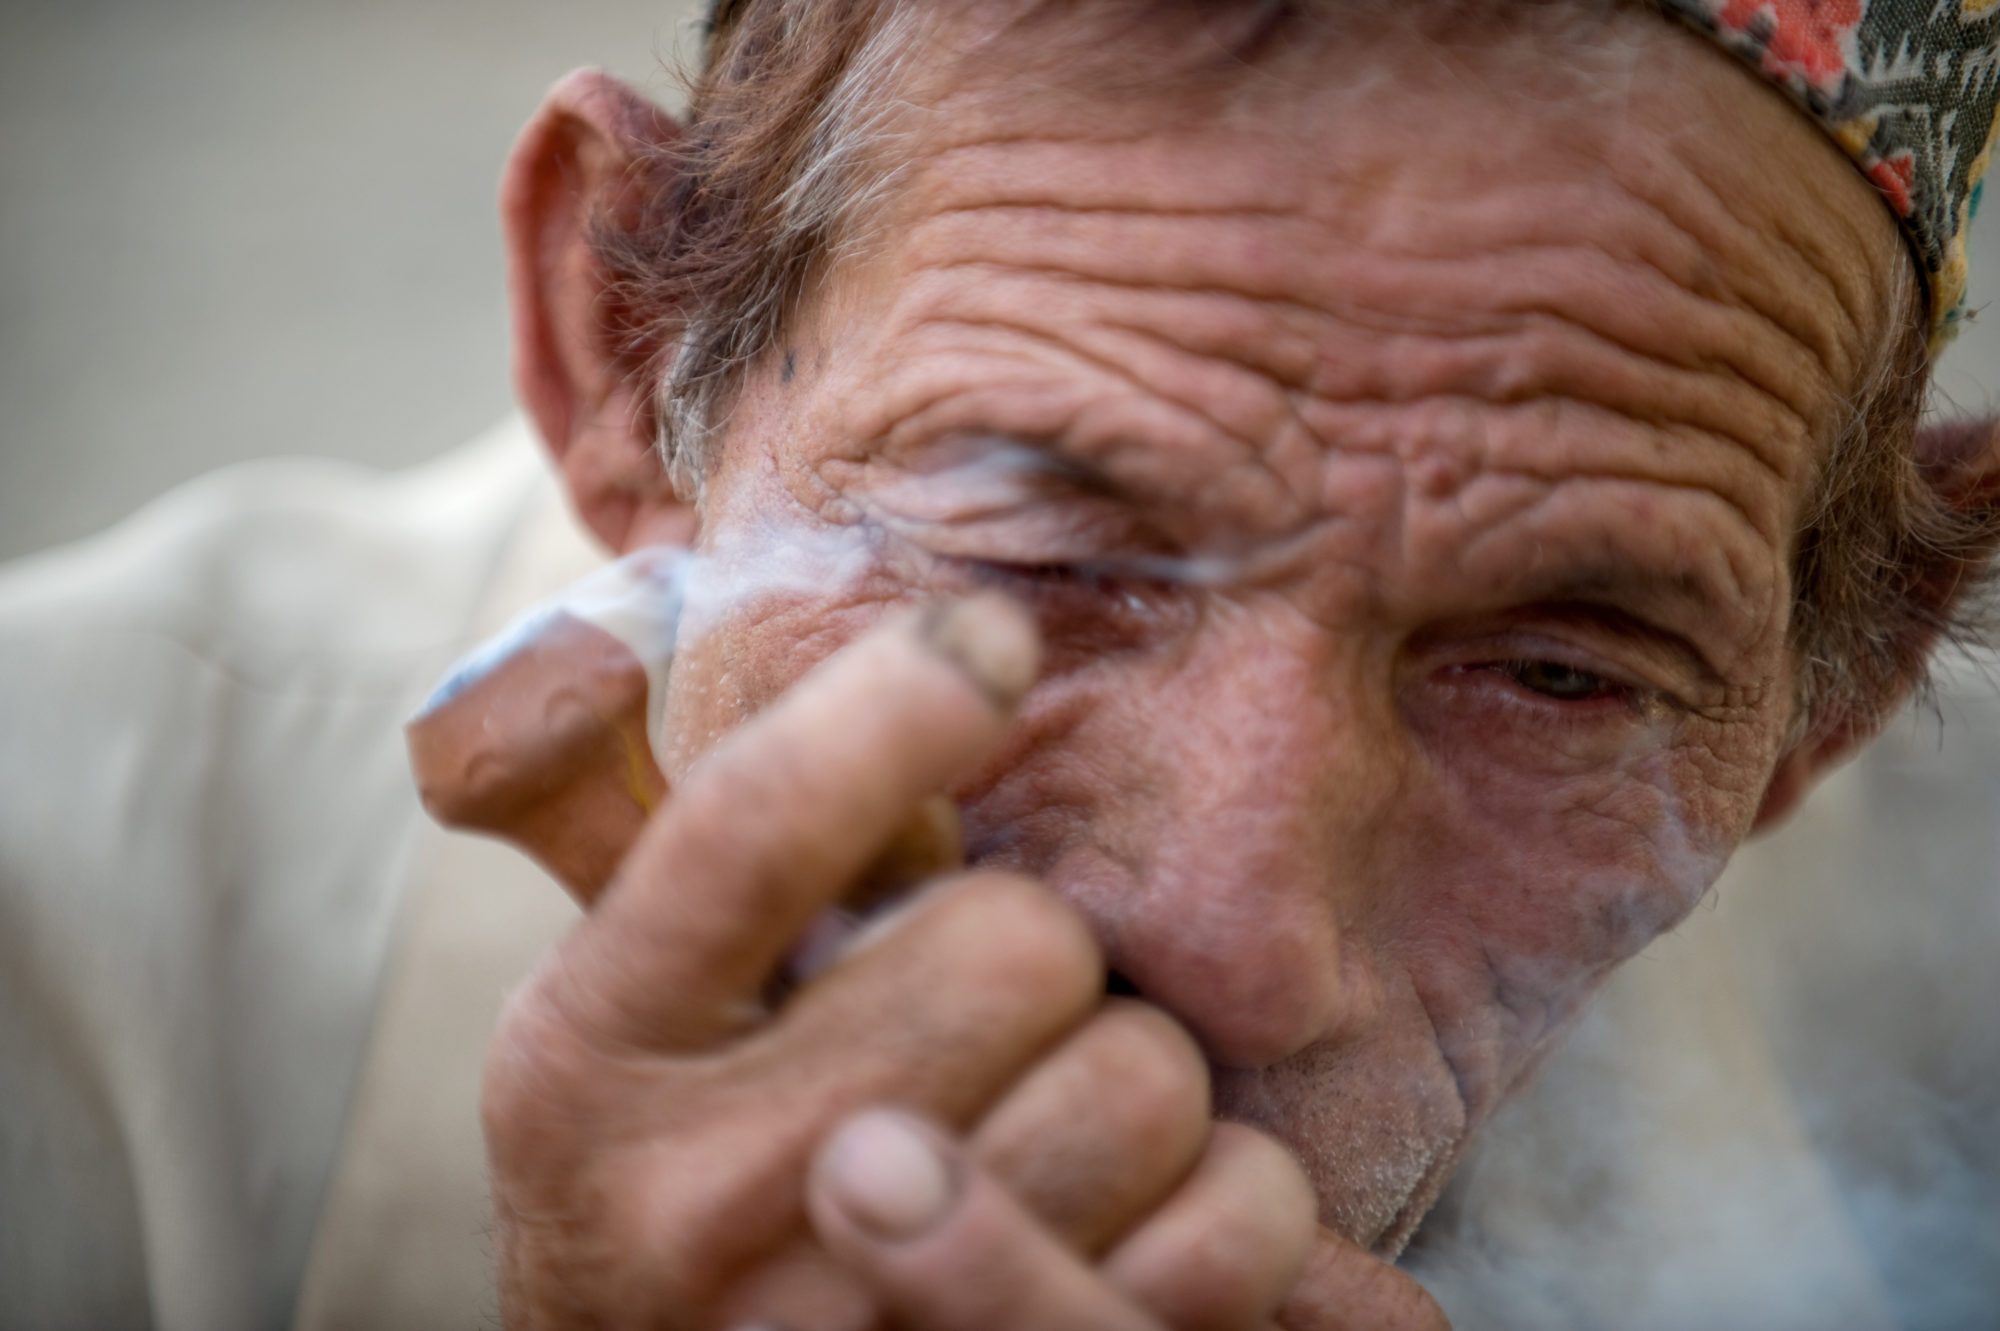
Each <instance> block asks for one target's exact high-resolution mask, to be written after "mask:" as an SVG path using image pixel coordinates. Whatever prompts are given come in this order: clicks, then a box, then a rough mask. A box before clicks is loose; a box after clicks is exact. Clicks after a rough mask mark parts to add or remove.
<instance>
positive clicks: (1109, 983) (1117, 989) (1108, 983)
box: [1104, 970, 1139, 998]
mask: <svg viewBox="0 0 2000 1331" xmlns="http://www.w3.org/2000/svg"><path fill="white" fill-rule="evenodd" d="M1104 996H1105V997H1106V998H1137V997H1139V986H1138V985H1136V984H1133V983H1132V982H1131V981H1130V980H1128V979H1126V978H1125V977H1124V976H1122V975H1120V974H1119V973H1118V972H1117V971H1113V970H1107V971H1106V972H1104Z"/></svg>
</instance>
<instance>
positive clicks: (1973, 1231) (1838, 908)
mask: <svg viewBox="0 0 2000 1331" xmlns="http://www.w3.org/2000/svg"><path fill="white" fill-rule="evenodd" d="M692 8H693V6H692V5H691V4H690V3H688V0H561V2H560V3H553V2H552V3H540V4H538V3H534V2H533V0H144V2H142V0H0V408H4V415H0V559H4V558H7V557H11V556H15V555H20V554H23V553H25V552H28V551H31V550H34V549H37V548H40V547H42V546H46V545H50V544H53V543H57V542H61V541H67V540H72V539H75V538H77V537H81V536H84V535H87V534H89V533H91V532H93V531H95V530H98V529H100V528H102V527H104V526H106V525H107V524H109V523H112V522H115V521H116V520H118V519H119V518H121V517H122V516H124V515H125V514H127V513H129V512H131V511H132V510H133V509H135V508H137V507H138V506H139V505H141V504H143V503H144V502H145V501H146V500H148V499H149V498H151V497H152V496H154V495H156V494H158V493H159V492H161V491H162V490H165V489H167V488H169V487H171V486H173V485H174V484H176V483H178V482H180V481H183V480H186V479H188V478H190V477H192V476H195V475H197V474H199V473H201V472H204V471H207V470H209V469H211V468H213V467H216V466H218V465H221V464H225V463H229V462H233V461H238V460H241V459H245V458H251V457H256V456H261V455H269V454H327V455H335V456H341V457H346V458H350V459H353V460H356V461H360V462H364V463H372V464H378V465H384V466H396V465H403V464H407V463H411V462H415V461H419V460H422V459H424V458H427V457H430V456H432V455H434V454H437V453H440V452H442V451H444V450H446V449H449V448H451V447H452V446H454V445H456V444H458V443H460V442H462V441H463V440H465V439H467V438H468V437H470V436H471V435H473V434H474V433H476V432H477V431H479V430H480V429H482V428H483V427H485V426H486V425H488V424H490V423H491V422H492V421H494V420H495V419H497V418H498V417H499V416H501V415H502V414H503V413H504V412H506V411H507V410H508V409H509V406H510V400H511V395H510V392H509V389H508V385H507V356H506V338H505V313H504V306H503V300H502V292H501V263H500V251H499V235H498V228H497V224H496V221H495V216H494V194H495V189H496V184H497V181H498V177H499V171H500V165H501V162H502V160H503V158H504V156H505V154H506V152H507V149H508V146H509V144H510V142H511V140H512V137H513V135H514V133H515V131H516V130H517V129H518V128H519V126H520V125H521V124H522V123H523V122H524V121H525V120H526V119H527V117H528V116H529V114H530V113H531V112H532V111H533V109H534V107H535V105H536V102H537V100H538V98H539V96H540V94H541V92H542V90H543V89H544V88H546V87H547V86H548V85H549V84H550V83H551V82H553V81H554V80H555V79H556V78H558V77H560V76H561V75H562V74H563V73H564V72H565V71H567V70H568V69H570V68H572V67H574V66H577V65H580V64H599V65H604V66H607V67H609V68H610V69H612V70H614V71H615V72H617V73H620V74H622V75H624V76H626V77H627V78H629V79H631V80H633V81H634V82H636V83H638V84H639V85H641V86H642V87H645V88H647V89H648V90H650V91H652V92H653V93H654V94H655V95H657V96H659V97H661V98H662V99H663V100H667V101H672V100H673V97H674V87H673V83H672V80H671V79H670V78H669V77H668V76H667V75H666V74H665V72H664V66H665V64H666V62H668V61H670V60H671V59H672V57H673V55H674V52H675V50H676V47H677V45H680V44H684V43H685V42H687V41H688V40H689V37H690V34H689V30H688V28H687V27H686V22H687V18H688V14H689V11H690V10H691V9H692ZM1973 251H1974V272H1975V278H1974V288H1973V291H1974V301H1975V304H1981V305H1983V304H1988V303H1990V302H1995V300H1996V297H2000V208H1995V209H1992V210H1990V211H1989V213H1988V216H1987V218H1986V220H1985V221H1984V222H1982V223H1981V225H1980V226H1979V227H1978V228H1977V229H1976V231H1975V236H1974V242H1973ZM1939 386H1940V391H1941V394H1942V396H1944V397H1945V398H1947V399H1949V400H1950V401H1951V403H1952V404H1954V405H1956V406H1958V407H1960V408H1963V409H1967V410H1978V409H1983V408H1987V407H1990V406H1992V405H1993V404H1994V403H1995V401H1996V393H1995V391H1994V390H1995V388H1996V387H2000V309H1996V310H1995V311H1994V312H1993V314H1992V316H1991V317H1990V318H1988V319H1987V320H1985V321H1983V322H1979V323H1975V325H1974V326H1973V328H1972V330H1971V332H1969V333H1968V334H1967V335H1966V336H1965V337H1964V338H1963V339H1961V341H1960V343H1959V345H1958V346H1957V347H1956V348H1955V349H1954V350H1953V351H1952V352H1951V353H1950V354H1949V355H1948V357H1947V359H1946V361H1945V363H1944V364H1943V366H1942V367H1941V370H1940V375H1939ZM1967 696H1968V697H1974V696H1976V698H1977V699H1980V700H1983V701H1976V702H1966V703H1964V704H1963V705H1962V708H1961V707H1960V706H1957V705H1954V706H1950V707H1947V708H1946V709H1945V710H1946V725H1945V726H1944V727H1942V728H1940V727H1939V726H1937V725H1936V724H1935V722H1929V721H1925V720H1922V719H1918V720H1915V721H1912V722H1910V723H1906V724H1904V725H1902V726H1900V727H1897V728H1892V735H1891V741H1890V743H1889V744H1887V745H1886V746H1885V747H1883V748H1880V749H1878V750H1877V755H1876V756H1875V757H1873V758H1871V760H1870V761H1869V762H1867V763H1864V764H1863V765H1862V767H1861V768H1860V769H1857V771H1856V772H1855V773H1854V774H1853V775H1852V776H1851V777H1849V778H1848V781H1849V783H1850V785H1854V784H1855V783H1861V784H1860V785H1859V786H1858V787H1857V788H1861V789H1865V790H1866V791H1867V792H1868V795H1867V798H1866V799H1865V800H1864V801H1863V804H1864V806H1865V807H1872V808H1875V809H1878V810H1883V811H1885V812H1884V813H1883V815H1882V820H1881V822H1879V823H1877V824H1874V826H1882V825H1884V824H1886V825H1888V826H1892V827H1895V828H1897V829H1898V832H1897V838H1900V840H1896V839H1895V838H1884V839H1883V841H1882V844H1881V845H1880V846H1879V847H1877V848H1876V849H1877V851H1878V852H1879V853H1874V854H1870V855H1864V854H1859V853H1856V852H1855V851H1854V850H1853V845H1852V843H1853V841H1854V840H1855V839H1856V838H1860V839H1862V840H1864V841H1865V840H1866V837H1865V836H1864V835H1863V834H1862V833H1861V832H1859V831H1854V830H1853V829H1850V831H1851V832H1852V833H1853V835H1851V836H1848V837H1847V839H1845V840H1843V839H1842V837H1841V836H1840V835H1837V833H1838V832H1839V821H1838V820H1837V819H1836V820H1835V821H1834V822H1833V823H1828V822H1826V821H1824V820H1822V821H1821V822H1820V823H1819V824H1813V823H1812V822H1811V820H1807V821H1806V824H1805V825H1803V826H1801V827H1800V828H1798V829H1796V830H1795V831H1794V833H1793V834H1792V835H1791V836H1790V837H1789V838H1781V839H1779V840H1778V841H1777V842H1775V843H1771V844H1770V847H1769V849H1766V850H1762V851H1759V852H1758V854H1759V855H1760V856H1763V857H1766V858H1767V859H1768V860H1771V861H1775V862H1776V863H1774V868H1781V869H1782V871H1783V872H1782V877H1783V878H1784V879H1785V881H1787V882H1788V883H1789V884H1790V885H1791V890H1792V891H1793V892H1794V893H1811V894H1813V900H1812V901H1809V902H1807V903H1806V904H1805V906H1804V907H1803V908H1802V913H1801V914H1797V915H1792V916H1787V917H1785V918H1786V920H1788V921H1793V923H1788V924H1787V925H1786V927H1785V928H1784V929H1783V930H1778V929H1776V928H1775V926H1774V929H1773V931H1772V933H1771V937H1772V938H1773V940H1774V941H1773V942H1772V944H1771V949H1770V952H1769V955H1768V956H1767V957H1766V958H1764V964H1763V965H1762V966H1761V967H1760V968H1759V970H1760V973H1762V974H1764V975H1766V976H1768V977H1769V978H1770V979H1771V982H1772V987H1773V989H1774V992H1773V993H1772V994H1771V995H1769V996H1768V997H1767V1000H1766V1004H1765V1006H1766V1009H1767V1011H1768V1012H1770V1013H1780V1009H1781V1008H1784V1007H1786V1006H1802V1007H1803V1008H1805V1009H1809V1010H1811V1011H1817V1012H1819V1013H1821V1014H1824V1018H1825V1019H1824V1020H1820V1021H1817V1022H1807V1023H1804V1025H1805V1027H1807V1028H1809V1029H1811V1030H1813V1031H1817V1032H1819V1034H1818V1035H1816V1036H1815V1037H1814V1039H1816V1040H1818V1041H1819V1043H1817V1044H1814V1043H1811V1042H1809V1041H1802V1042H1801V1043H1799V1044H1798V1045H1797V1046H1796V1047H1795V1048H1791V1049H1788V1050H1787V1060H1788V1070H1789V1071H1790V1072H1791V1073H1792V1075H1794V1076H1795V1078H1796V1080H1797V1084H1798V1085H1799V1086H1800V1087H1801V1088H1802V1090H1805V1091H1807V1092H1810V1093H1812V1094H1814V1095H1818V1096H1821V1097H1822V1098H1823V1099H1824V1102H1825V1103H1826V1104H1828V1105H1829V1106H1832V1109H1830V1110H1829V1111H1828V1113H1827V1115H1825V1116H1824V1117H1815V1120H1814V1122H1813V1123H1812V1127H1813V1128H1814V1129H1815V1136H1816V1137H1817V1138H1818V1139H1819V1140H1820V1141H1821V1142H1822V1143H1831V1144H1834V1145H1835V1146H1836V1147H1839V1148H1842V1149H1840V1150H1839V1151H1838V1154H1839V1156H1840V1158H1841V1159H1843V1160H1844V1161H1846V1162H1847V1163H1845V1164H1843V1165H1841V1166H1840V1170H1841V1177H1840V1182H1841V1184H1842V1187H1843V1191H1844V1193H1845V1195H1846V1196H1847V1197H1848V1198H1849V1201H1850V1204H1851V1205H1852V1206H1853V1208H1854V1210H1855V1214H1856V1217H1857V1220H1858V1221H1859V1223H1861V1225H1862V1227H1863V1229H1864V1231H1865V1232H1866V1234H1867V1237H1868V1238H1869V1240H1870V1242H1871V1247H1872V1248H1873V1249H1874V1250H1875V1251H1876V1252H1878V1253H1881V1254H1884V1255H1885V1257H1886V1259H1887V1260H1888V1262H1889V1264H1890V1266H1891V1267H1892V1277H1891V1278H1892V1282H1893V1283H1894V1285H1895V1286H1896V1293H1897V1295H1898V1302H1899V1304H1900V1305H1901V1306H1902V1307H1903V1308H1904V1309H1905V1310H1906V1315H1907V1317H1908V1325H1910V1326H1911V1327H1913V1328H1914V1327H1929V1326H1937V1327H1959V1326H1965V1327H1971V1326H1975V1325H1989V1324H2000V1314H1995V1318H1996V1320H1995V1322H1993V1323H1988V1322H1986V1321H1984V1312H1978V1311H1973V1312H1963V1311H1962V1310H1967V1309H1984V1310H1985V1311H1987V1312H1990V1311H1991V1309H1992V1307H1993V1306H1994V1304H1993V1300H1994V1299H1996V1298H2000V1221H1996V1219H1995V1214H1994V1210H1993V1207H1992V1204H1991V1203H1992V1198H1993V1196H1994V1189H1995V1188H1996V1187H2000V1134H1996V1132H1995V1131H1994V1127H1995V1125H1996V1124H2000V1078H1995V1077H1994V1075H1993V1072H1992V1070H1993V1069H1994V1068H1996V1067H2000V1023H1995V1022H1994V1020H1993V1018H1992V1015H1991V1014H1992V1012H1993V1011H1994V1005H1995V1004H1996V1003H2000V967H1995V966H1994V964H1993V958H1994V955H1995V948H1994V942H1993V940H1994V938H1995V936H1996V923H1995V921H1996V919H2000V893H1996V891H1995V884H1994V882H1993V874H1994V872H1995V871H1994V869H1993V865H1994V863H1995V862H1996V861H1995V859H1994V858H1993V857H1994V850H1993V846H1994V844H1995V843H1994V842H1993V839H1992V838H1993V837H1994V836H1996V835H2000V832H1996V831H1995V830H1994V829H1995V828H1997V827H2000V812H1996V811H2000V739H1997V738H1995V737H1996V736H2000V727H1996V725H1995V723H1994V720H1993V718H1994V717H1996V716H2000V708H1996V707H1995V706H1994V704H1993V702H1992V697H1993V695H1992V692H1991V690H1990V689H1987V688H1984V687H1982V688H1980V689H1978V690H1976V691H1975V694H1973V695H1967ZM1947 736H1950V737H1951V738H1950V740H1949V741H1948V742H1947V739H1946V737H1947ZM0 742H4V741H0ZM1899 746H1900V747H1899ZM1877 783H1884V784H1881V785H1880V788H1879V789H1878V788H1877ZM1821 807H1822V808H1825V807H1826V805H1825V803H1824V801H1822V802H1821ZM1891 840H1895V844H1893V845H1892V844H1890V841H1891ZM1814 846H1817V847H1818V848H1819V850H1820V851H1821V852H1822V853H1821V855H1820V857H1819V859H1818V860H1812V861H1806V860H1800V861H1798V862H1797V863H1792V862H1790V861H1791V860H1792V859H1793V858H1794V857H1796V856H1799V855H1803V854H1804V853H1805V851H1806V850H1809V849H1811V848H1812V847H1814ZM1911 846H1915V847H1917V848H1918V849H1919V850H1920V851H1922V853H1921V854H1914V853H1913V852H1912V851H1911V849H1910V847H1911ZM1833 859H1837V860H1840V861H1842V863H1845V864H1846V865H1847V868H1846V870H1845V871H1844V877H1842V876H1841V875H1837V874H1835V873H1834V872H1833V869H1835V868H1838V867H1839V866H1838V865H1829V864H1827V863H1822V862H1820V861H1822V860H1833ZM1836 878H1839V879H1840V881H1834V880H1835V879H1836ZM1885 880H1886V881H1885ZM1890 886H1894V888H1895V890H1894V891H1885V890H1884V889H1885V888H1887V887H1890ZM1781 899H1782V898H1780V897H1777V896H1773V897H1772V900H1774V901H1777V900H1781ZM1798 918H1807V919H1817V920H1819V921H1821V922H1822V923H1823V927H1816V928H1814V929H1812V930H1808V931H1803V932H1802V931H1800V930H1798V929H1797V928H1796V925H1795V921H1796V919H1798ZM1814 959H1817V962H1818V963H1821V964H1817V965H1816V966H1815V967H1808V966H1807V965H1806V963H1807V962H1808V961H1812V960H1814ZM1808 972H1810V973H1808ZM1817 975H1834V976H1836V978H1837V979H1838V982H1835V981H1827V982H1825V983H1821V982H1820V981H1819V980H1817V979H1813V978H1812V976H1817ZM1801 977H1805V978H1801ZM1841 977H1845V978H1841ZM1854 979H1859V980H1861V981H1864V982H1862V983H1855V982H1851V981H1852V980H1854ZM1948 1000H1949V1001H1948ZM1780 1015H1782V1014H1781V1013H1780ZM1872 1028H1880V1029H1881V1031H1882V1032H1885V1034H1882V1035H1881V1036H1880V1038H1875V1039H1869V1040H1863V1041H1858V1042H1857V1041H1852V1040H1849V1039H1848V1038H1847V1037H1846V1035H1845V1034H1843V1032H1854V1031H1861V1032H1863V1033H1866V1032H1867V1031H1869V1030H1870V1029H1872ZM1911 1032H1921V1033H1925V1034H1928V1035H1929V1036H1930V1038H1928V1039H1924V1038H1911V1035H1910V1033H1911ZM1857 1049H1859V1050H1860V1051H1861V1053H1860V1054H1857V1053H1856V1052H1855V1050H1857ZM1864 1057H1865V1058H1866V1059H1873V1060H1875V1061H1874V1062H1873V1063H1865V1064H1864V1063H1862V1062H1857V1059H1860V1058H1864ZM1927 1060H1928V1061H1927ZM1932 1064H1936V1066H1935V1067H1933V1066H1931V1065H1932ZM1940 1069H1941V1070H1940ZM1863 1082H1865V1083H1867V1084H1869V1085H1873V1086H1878V1087H1881V1088H1884V1090H1883V1092H1882V1094H1875V1095H1871V1096H1867V1097H1859V1098H1857V1097H1856V1096H1855V1095H1854V1094H1853V1088H1854V1087H1855V1085H1856V1084H1857V1083H1863ZM1890 1092H1893V1093H1894V1094H1895V1095H1897V1096H1904V1097H1909V1096H1921V1097H1923V1106H1924V1107H1922V1108H1921V1111H1920V1112H1919V1113H1917V1114H1916V1116H1915V1117H1916V1120H1917V1121H1918V1122H1919V1123H1920V1125H1927V1126H1926V1131H1925V1132H1923V1133H1914V1134H1912V1133H1900V1129H1899V1130H1898V1132H1891V1133H1887V1134H1885V1133H1884V1132H1883V1131H1882V1129H1883V1125H1884V1124H1886V1123H1901V1122H1903V1121H1907V1120H1908V1119H1909V1118H1910V1115H1908V1114H1906V1113H1904V1112H1903V1111H1902V1110H1901V1109H1894V1110H1893V1112H1892V1110H1891V1109H1885V1108H1883V1107H1882V1106H1883V1104H1884V1103H1885V1102H1884V1100H1883V1096H1884V1095H1887V1094H1889V1093H1890ZM1899 1134H1900V1135H1899ZM1863 1138H1865V1139H1868V1140H1871V1141H1881V1142H1888V1143H1889V1144H1890V1145H1891V1146H1894V1147H1895V1150H1893V1151H1891V1150H1888V1149H1887V1148H1886V1147H1885V1148H1879V1149H1877V1151H1876V1154H1877V1155H1878V1156H1883V1157H1884V1158H1883V1159H1881V1160H1879V1161H1878V1160H1872V1159H1871V1158H1870V1157H1869V1156H1868V1155H1867V1153H1866V1152H1859V1151H1855V1150H1852V1149H1850V1148H1851V1143H1852V1141H1853V1140H1857V1139H1863ZM1909 1143H1915V1146H1911V1145H1909ZM1917 1147H1921V1148H1922V1149H1923V1151H1924V1152H1926V1154H1923V1155H1921V1156H1917V1155H1913V1154H1912V1152H1913V1151H1914V1150H1915V1149H1916V1148H1917ZM1899 1152H1900V1154H1899ZM1912 1161H1914V1163H1912ZM1940 1198H1944V1199H1945V1203H1946V1204H1945V1205H1943V1206H1942V1208H1940V1207H1939V1206H1938V1205H1937V1204H1936V1203H1937V1202H1938V1199H1940ZM1917 1203H1921V1204H1923V1206H1924V1210H1923V1214H1924V1215H1925V1216H1930V1217H1935V1219H1933V1220H1925V1221H1920V1220H1913V1219H1912V1218H1911V1214H1912V1210H1913V1204H1917ZM1919 1250H1921V1254H1922V1256H1921V1258H1919V1257H1917V1256H1913V1254H1917V1253H1918V1252H1919ZM1940 1286H1945V1287H1948V1288H1949V1289H1951V1290H1952V1291H1954V1292H1955V1297H1956V1298H1957V1300H1958V1301H1956V1302H1953V1301H1945V1302H1943V1303H1938V1304H1936V1307H1935V1311H1933V1312H1931V1313H1930V1314H1928V1315H1926V1314H1924V1313H1922V1312H1908V1311H1907V1310H1910V1309H1912V1308H1916V1307H1919V1306H1922V1305H1923V1304H1924V1301H1925V1300H1926V1299H1927V1298H1928V1297H1929V1295H1928V1293H1927V1292H1928V1291H1931V1290H1934V1289H1936V1288H1939V1287H1940ZM1962 1316H1969V1317H1971V1318H1972V1319H1973V1320H1969V1321H1968V1320H1962V1319H1961V1318H1962Z"/></svg>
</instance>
